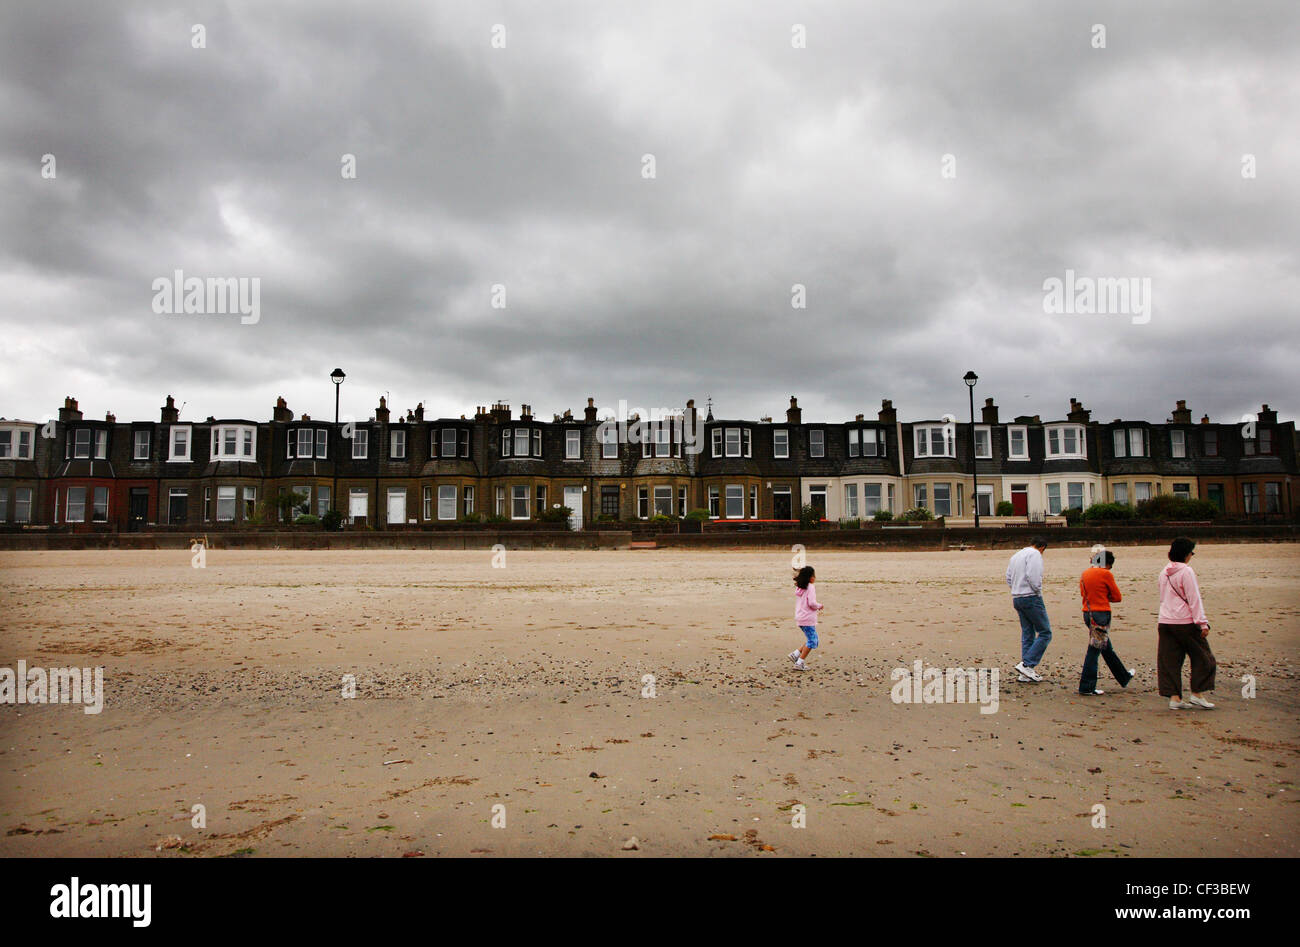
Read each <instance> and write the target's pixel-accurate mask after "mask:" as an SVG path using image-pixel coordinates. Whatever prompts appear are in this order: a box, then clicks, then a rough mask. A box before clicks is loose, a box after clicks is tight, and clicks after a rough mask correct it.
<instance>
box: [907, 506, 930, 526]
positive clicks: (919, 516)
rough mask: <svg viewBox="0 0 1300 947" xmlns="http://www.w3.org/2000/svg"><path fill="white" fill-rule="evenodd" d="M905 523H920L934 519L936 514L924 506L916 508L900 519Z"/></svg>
mask: <svg viewBox="0 0 1300 947" xmlns="http://www.w3.org/2000/svg"><path fill="white" fill-rule="evenodd" d="M899 519H900V520H902V521H903V522H904V523H920V522H924V521H926V520H932V519H934V514H933V513H931V512H930V511H929V510H927V509H926V508H925V507H923V506H914V507H912V508H911V509H910V510H907V511H905V512H904V513H903V515H902V516H900V517H899Z"/></svg>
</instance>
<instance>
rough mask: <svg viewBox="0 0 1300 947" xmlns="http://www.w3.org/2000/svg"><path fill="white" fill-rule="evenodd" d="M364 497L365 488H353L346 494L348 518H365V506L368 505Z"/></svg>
mask: <svg viewBox="0 0 1300 947" xmlns="http://www.w3.org/2000/svg"><path fill="white" fill-rule="evenodd" d="M366 499H367V497H366V491H365V490H353V491H352V492H351V493H350V494H348V519H351V520H355V519H356V518H357V517H361V518H362V519H365V518H366V513H367V507H368V506H369V504H368V503H367V502H366Z"/></svg>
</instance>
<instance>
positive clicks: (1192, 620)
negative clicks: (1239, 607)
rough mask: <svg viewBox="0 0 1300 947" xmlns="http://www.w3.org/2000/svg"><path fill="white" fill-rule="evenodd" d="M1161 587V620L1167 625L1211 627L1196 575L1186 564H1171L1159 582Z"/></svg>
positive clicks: (1166, 567)
mask: <svg viewBox="0 0 1300 947" xmlns="http://www.w3.org/2000/svg"><path fill="white" fill-rule="evenodd" d="M1157 584H1158V585H1159V587H1160V618H1159V621H1160V622H1161V623H1163V624H1166V625H1200V626H1201V627H1202V628H1206V627H1209V624H1210V622H1209V620H1208V619H1207V618H1206V617H1205V606H1204V605H1203V604H1201V589H1200V587H1199V586H1198V585H1197V584H1196V573H1195V572H1193V571H1192V567H1191V566H1189V565H1187V563H1185V562H1171V563H1169V565H1167V566H1165V567H1164V569H1163V570H1162V571H1161V573H1160V578H1159V579H1158V580H1157Z"/></svg>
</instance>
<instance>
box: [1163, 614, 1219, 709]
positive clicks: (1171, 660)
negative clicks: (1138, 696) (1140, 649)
mask: <svg viewBox="0 0 1300 947" xmlns="http://www.w3.org/2000/svg"><path fill="white" fill-rule="evenodd" d="M1157 628H1158V629H1159V633H1160V643H1159V645H1158V647H1157V648H1156V677H1157V678H1158V681H1159V684H1160V696H1161V697H1181V696H1182V693H1183V659H1184V658H1189V657H1190V658H1191V659H1192V682H1191V683H1192V692H1193V693H1196V694H1203V693H1205V692H1206V691H1212V690H1214V669H1215V668H1216V667H1217V663H1216V662H1215V660H1214V652H1213V651H1211V650H1210V642H1209V640H1208V639H1206V638H1202V637H1201V629H1200V627H1199V626H1197V625H1167V624H1165V623H1164V622H1160V623H1159V625H1157Z"/></svg>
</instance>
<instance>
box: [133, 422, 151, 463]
mask: <svg viewBox="0 0 1300 947" xmlns="http://www.w3.org/2000/svg"><path fill="white" fill-rule="evenodd" d="M134 440H135V447H134V450H133V452H132V454H131V457H132V459H133V460H148V459H149V446H150V445H149V440H150V438H149V431H148V430H147V429H144V428H137V429H136V432H135V439H134Z"/></svg>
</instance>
